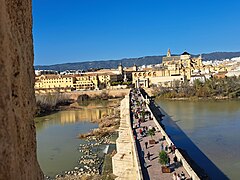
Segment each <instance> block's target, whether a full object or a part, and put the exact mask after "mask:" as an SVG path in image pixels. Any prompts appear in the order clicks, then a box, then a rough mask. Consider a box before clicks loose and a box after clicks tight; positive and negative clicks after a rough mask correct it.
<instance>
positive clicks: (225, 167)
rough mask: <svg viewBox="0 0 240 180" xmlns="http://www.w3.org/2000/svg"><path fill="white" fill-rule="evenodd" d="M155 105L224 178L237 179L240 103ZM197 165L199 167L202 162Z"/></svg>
mask: <svg viewBox="0 0 240 180" xmlns="http://www.w3.org/2000/svg"><path fill="white" fill-rule="evenodd" d="M156 103H157V104H158V105H159V106H160V107H161V109H162V110H163V111H165V113H166V114H168V116H169V117H170V118H171V119H172V120H173V121H175V122H176V124H177V125H178V126H179V127H180V128H181V129H182V131H183V132H184V133H185V134H186V135H187V137H188V138H189V139H190V140H191V141H192V142H193V143H194V144H195V145H196V146H197V147H198V148H199V149H200V151H202V152H203V153H204V154H205V155H206V156H207V157H208V158H209V159H210V160H211V161H212V162H213V163H214V164H215V165H216V166H217V167H218V168H219V169H220V170H221V171H222V172H223V173H224V174H225V175H226V176H227V178H230V179H236V180H237V179H239V178H240V140H239V139H240V101H237V100H236V101H228V100H226V101H169V100H156ZM163 122H164V120H163ZM189 151H190V152H189V154H193V156H194V152H191V149H190V150H189ZM196 159H197V157H196ZM196 161H198V162H200V164H201V159H197V160H196ZM203 168H204V167H203ZM209 173H212V172H211V170H209ZM213 174H214V173H213ZM212 177H213V179H216V178H214V175H212Z"/></svg>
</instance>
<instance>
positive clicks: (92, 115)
mask: <svg viewBox="0 0 240 180" xmlns="http://www.w3.org/2000/svg"><path fill="white" fill-rule="evenodd" d="M113 111H114V110H112V109H107V108H100V109H81V110H74V111H62V112H58V113H55V114H52V115H49V116H45V117H41V118H37V120H38V123H36V131H37V155H38V161H39V164H40V166H41V168H42V170H43V172H44V173H45V174H47V175H49V176H51V177H54V176H55V175H56V174H57V173H60V172H62V171H65V170H71V169H73V168H74V167H75V166H76V165H77V161H78V159H79V157H80V156H81V155H82V154H81V153H79V152H78V146H79V144H84V143H86V142H85V141H83V140H80V139H78V138H77V136H78V134H80V133H86V132H88V131H89V130H90V129H93V128H96V127H98V125H97V124H96V123H91V122H90V121H91V120H96V119H100V118H103V117H104V116H106V115H108V114H111V113H113ZM41 120H42V121H41Z"/></svg>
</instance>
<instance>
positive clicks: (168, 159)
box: [168, 157, 171, 165]
mask: <svg viewBox="0 0 240 180" xmlns="http://www.w3.org/2000/svg"><path fill="white" fill-rule="evenodd" d="M170 161H171V159H170V157H168V164H169V165H170Z"/></svg>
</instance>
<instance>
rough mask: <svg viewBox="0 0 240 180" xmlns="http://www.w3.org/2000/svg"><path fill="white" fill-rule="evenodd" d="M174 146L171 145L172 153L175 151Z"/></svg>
mask: <svg viewBox="0 0 240 180" xmlns="http://www.w3.org/2000/svg"><path fill="white" fill-rule="evenodd" d="M175 149H176V146H174V145H173V146H172V153H175Z"/></svg>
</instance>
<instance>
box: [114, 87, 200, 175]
mask: <svg viewBox="0 0 240 180" xmlns="http://www.w3.org/2000/svg"><path fill="white" fill-rule="evenodd" d="M137 97H138V99H139V101H140V102H144V103H142V104H144V106H141V108H140V109H143V108H144V109H145V111H149V112H150V115H149V119H148V120H147V121H144V122H142V123H141V126H140V128H142V127H143V126H148V127H150V126H151V127H154V128H155V129H156V133H155V135H154V139H155V140H156V144H154V145H152V146H150V147H148V148H146V147H145V142H146V141H149V140H150V137H149V136H146V137H142V136H140V133H139V129H140V128H136V124H137V119H134V117H135V116H133V114H134V109H135V108H136V107H134V106H137V105H136V103H135V104H134V103H132V106H131V99H132V95H131V93H130V94H128V95H126V96H125V98H124V99H123V100H122V101H121V121H120V127H119V137H118V139H117V141H116V146H117V153H116V154H115V155H114V156H113V158H112V163H113V173H114V174H115V175H116V176H117V178H116V179H124V180H126V179H131V180H132V179H137V180H142V179H154V180H157V179H166V180H167V179H172V178H173V174H174V173H176V174H181V173H182V172H183V173H184V175H185V179H193V180H199V179H200V178H199V176H198V175H197V174H196V173H195V171H194V170H193V169H192V168H191V166H190V164H189V163H188V162H187V161H186V160H185V158H184V157H183V155H182V154H181V152H180V151H179V150H178V149H177V148H176V149H175V152H174V153H173V154H172V153H170V152H169V153H168V156H169V158H170V159H171V160H170V162H171V161H172V165H174V163H173V160H172V159H173V157H174V156H176V158H177V161H178V162H181V166H180V167H177V168H175V169H171V172H170V173H162V169H161V165H160V164H159V163H158V154H159V152H160V149H161V147H160V144H161V145H162V144H164V146H168V147H170V146H174V142H173V141H172V140H171V139H170V137H169V136H168V134H167V133H166V132H165V130H164V128H163V126H162V125H161V123H160V120H161V112H160V110H159V109H158V108H157V106H155V104H154V102H153V101H150V100H149V98H148V95H147V94H146V93H145V92H144V91H143V92H140V91H138V95H137ZM138 109H139V108H138ZM144 118H145V117H144ZM163 137H165V140H164V141H162V142H161V141H159V139H161V138H163ZM147 151H148V152H150V154H151V156H150V160H148V158H147V156H146V154H147ZM170 164H171V163H170Z"/></svg>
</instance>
